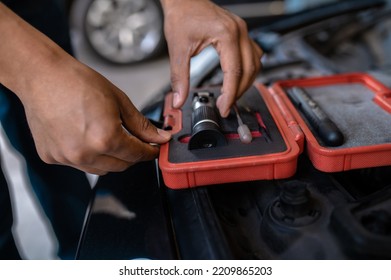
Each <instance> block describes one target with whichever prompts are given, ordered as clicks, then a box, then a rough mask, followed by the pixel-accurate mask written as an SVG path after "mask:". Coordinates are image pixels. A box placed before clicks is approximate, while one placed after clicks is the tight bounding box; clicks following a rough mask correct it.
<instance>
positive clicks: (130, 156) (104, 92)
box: [0, 2, 171, 175]
mask: <svg viewBox="0 0 391 280" xmlns="http://www.w3.org/2000/svg"><path fill="white" fill-rule="evenodd" d="M0 34H1V35H2V38H3V39H4V40H3V41H2V43H1V44H0V69H2V71H0V83H2V84H3V85H4V86H6V87H8V88H9V89H10V90H12V91H13V92H14V93H15V94H16V95H17V96H18V97H19V99H20V100H21V101H22V103H23V105H24V108H25V112H26V116H27V121H28V123H29V126H30V129H31V132H32V135H33V138H34V142H35V145H36V148H37V151H38V154H39V156H40V157H41V158H42V160H44V161H45V162H47V163H51V164H63V165H68V166H73V167H75V168H77V169H80V170H83V171H85V172H88V173H93V174H98V175H103V174H105V173H107V172H110V171H122V170H124V169H126V168H127V167H129V166H130V165H132V164H134V163H136V162H139V161H143V160H149V159H153V158H155V157H156V156H157V155H158V152H159V147H158V146H157V145H151V144H150V143H154V144H163V143H165V142H167V141H168V140H169V139H170V138H171V135H170V133H168V132H166V131H163V130H160V129H157V128H156V127H154V126H153V125H152V124H151V123H150V122H149V121H148V120H147V119H146V118H145V117H144V116H142V115H141V113H140V112H138V111H137V109H136V108H135V106H134V105H133V104H132V102H131V101H130V100H129V98H128V97H127V96H126V95H125V94H124V93H123V92H122V91H121V90H120V89H118V88H117V87H115V86H114V85H113V84H112V83H110V82H109V81H108V80H106V79H105V78H104V77H103V76H101V75H100V74H98V73H97V72H95V71H93V70H92V69H90V68H89V67H87V66H85V65H83V64H82V63H80V62H78V61H77V60H75V59H74V58H72V57H71V56H70V55H68V54H67V53H65V52H64V51H63V50H62V49H61V48H60V47H59V46H57V45H56V44H55V43H54V42H53V41H51V40H50V39H49V38H48V37H46V36H45V35H43V34H42V33H41V32H39V31H38V30H36V29H35V28H33V27H32V26H31V25H29V24H28V23H26V22H25V21H23V20H22V19H21V18H20V17H18V16H17V15H16V14H15V13H13V12H12V11H11V10H9V9H8V8H7V7H6V6H4V5H3V4H2V3H1V2H0Z"/></svg>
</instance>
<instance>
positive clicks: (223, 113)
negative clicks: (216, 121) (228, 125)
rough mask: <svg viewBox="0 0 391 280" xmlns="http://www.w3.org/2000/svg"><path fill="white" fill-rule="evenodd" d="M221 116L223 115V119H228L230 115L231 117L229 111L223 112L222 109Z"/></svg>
mask: <svg viewBox="0 0 391 280" xmlns="http://www.w3.org/2000/svg"><path fill="white" fill-rule="evenodd" d="M220 115H221V117H223V118H226V117H228V115H229V110H223V109H221V110H220Z"/></svg>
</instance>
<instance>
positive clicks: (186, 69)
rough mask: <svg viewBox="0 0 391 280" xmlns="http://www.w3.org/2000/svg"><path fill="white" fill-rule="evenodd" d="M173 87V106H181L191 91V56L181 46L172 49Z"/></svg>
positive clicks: (171, 69)
mask: <svg viewBox="0 0 391 280" xmlns="http://www.w3.org/2000/svg"><path fill="white" fill-rule="evenodd" d="M169 51H170V72H171V88H172V91H173V93H174V100H173V104H172V105H173V106H174V108H180V107H182V105H183V104H184V103H185V101H186V98H187V95H188V92H189V79H190V56H189V55H188V54H187V53H186V51H182V50H181V49H180V48H175V49H170V50H169Z"/></svg>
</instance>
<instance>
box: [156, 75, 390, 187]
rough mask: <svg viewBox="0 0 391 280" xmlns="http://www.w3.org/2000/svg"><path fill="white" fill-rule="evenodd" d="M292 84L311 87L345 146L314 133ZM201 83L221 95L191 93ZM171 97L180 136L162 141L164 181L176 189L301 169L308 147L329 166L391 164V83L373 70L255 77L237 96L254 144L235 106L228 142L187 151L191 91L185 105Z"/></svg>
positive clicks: (170, 115)
mask: <svg viewBox="0 0 391 280" xmlns="http://www.w3.org/2000/svg"><path fill="white" fill-rule="evenodd" d="M293 87H300V88H303V89H305V90H306V91H307V92H308V95H310V96H311V98H312V99H313V100H315V101H316V102H317V104H318V105H319V107H321V108H322V109H323V110H324V111H325V113H326V114H327V116H328V117H329V118H330V119H332V120H333V121H334V123H336V125H337V126H338V128H339V129H340V130H341V131H342V134H343V135H344V142H343V144H342V145H340V146H337V147H330V146H327V145H325V144H324V143H323V142H322V140H320V138H319V137H318V135H317V134H316V133H314V129H313V127H312V126H311V124H310V123H309V122H308V121H307V120H306V118H305V117H303V115H302V114H301V113H300V111H299V110H298V108H297V107H295V105H294V104H293V103H292V102H291V100H290V98H288V96H287V91H288V90H289V89H290V88H293ZM199 90H203V91H210V92H213V93H215V95H216V96H217V95H218V94H219V90H218V89H217V88H207V89H194V90H193V91H192V92H195V91H199ZM192 92H191V93H192ZM171 104H172V95H171V94H168V95H167V97H166V100H165V108H164V118H165V128H166V129H171V131H172V133H173V139H172V140H171V141H170V142H169V143H167V144H165V145H163V146H162V147H161V151H160V156H159V166H160V168H161V171H162V175H163V179H164V182H165V184H166V185H167V186H168V187H170V188H173V189H180V188H187V187H196V186H203V185H212V184H222V183H230V182H239V181H251V180H272V179H283V178H288V177H291V176H293V175H294V174H295V172H296V165H297V159H298V157H299V155H300V153H302V152H306V153H307V155H308V157H309V158H310V160H311V161H312V163H313V165H314V166H315V168H317V169H319V170H321V171H324V172H340V171H346V170H350V169H356V168H366V167H375V166H385V165H391V89H389V88H387V87H385V86H384V85H383V84H381V83H380V82H379V81H377V80H375V79H374V78H372V77H371V76H370V75H368V74H362V73H351V74H341V75H333V76H327V77H316V78H306V79H295V80H285V81H280V82H277V83H275V84H273V85H272V86H270V87H266V86H264V85H262V84H255V86H254V87H252V88H251V89H249V90H248V91H247V92H246V93H245V94H244V95H243V97H242V98H241V99H240V100H239V101H238V107H239V108H240V114H241V116H242V119H243V121H244V122H245V123H247V124H249V127H250V130H251V132H252V134H253V141H252V142H251V143H250V144H243V143H241V142H240V140H239V137H237V134H236V132H235V131H236V128H237V119H236V117H235V115H234V113H233V112H232V113H231V115H230V116H229V117H228V118H227V119H224V120H222V128H223V131H224V134H225V135H226V138H227V145H225V146H223V147H215V148H206V149H198V150H188V149H187V140H188V138H189V135H190V133H191V127H190V126H191V101H190V98H189V100H188V101H187V103H186V104H185V105H184V106H183V108H182V109H180V110H179V109H174V108H173V107H172V106H171Z"/></svg>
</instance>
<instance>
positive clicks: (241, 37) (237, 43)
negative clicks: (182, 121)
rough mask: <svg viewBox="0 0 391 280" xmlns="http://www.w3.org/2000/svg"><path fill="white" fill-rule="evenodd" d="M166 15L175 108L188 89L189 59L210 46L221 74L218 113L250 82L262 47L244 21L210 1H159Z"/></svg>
mask: <svg viewBox="0 0 391 280" xmlns="http://www.w3.org/2000/svg"><path fill="white" fill-rule="evenodd" d="M161 3H162V6H163V10H164V15H165V26H164V29H165V36H166V40H167V45H168V50H169V55H170V68H171V86H172V90H173V92H174V104H173V105H174V107H176V108H178V107H181V106H182V105H183V104H184V102H185V100H186V98H187V95H188V91H189V73H190V58H191V57H192V56H195V55H197V54H198V53H199V52H201V50H203V49H204V48H205V47H207V46H209V45H212V46H213V47H214V48H215V49H216V51H217V52H218V54H219V56H220V64H221V68H222V71H223V73H224V81H223V85H222V90H221V92H222V94H221V95H220V96H219V98H218V99H217V107H218V108H219V111H220V115H221V116H223V117H227V116H228V114H229V110H230V108H231V106H232V105H233V104H234V102H235V101H236V99H238V98H239V97H240V96H241V95H242V94H243V93H244V92H245V91H246V90H247V89H248V88H249V87H250V86H251V84H252V82H253V81H254V79H255V77H256V74H257V73H258V71H259V70H260V67H261V62H260V58H261V56H262V54H263V52H262V50H261V49H260V48H259V47H258V46H257V45H256V44H255V42H254V41H252V40H251V39H250V38H249V36H248V32H247V26H246V23H245V22H244V21H243V20H242V19H241V18H239V17H238V16H236V15H234V14H232V13H230V12H228V11H226V10H224V9H222V8H220V7H219V6H217V5H215V4H214V3H212V2H210V1H209V0H197V1H194V0H161Z"/></svg>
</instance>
